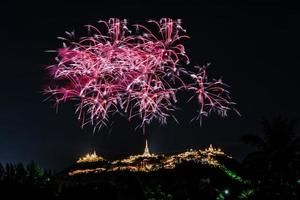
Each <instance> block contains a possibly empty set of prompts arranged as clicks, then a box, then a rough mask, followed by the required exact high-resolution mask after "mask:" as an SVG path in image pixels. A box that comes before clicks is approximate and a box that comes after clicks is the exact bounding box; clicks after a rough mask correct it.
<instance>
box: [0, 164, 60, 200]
mask: <svg viewBox="0 0 300 200" xmlns="http://www.w3.org/2000/svg"><path fill="white" fill-rule="evenodd" d="M54 177H55V171H52V170H45V169H43V168H42V167H40V166H39V165H38V164H37V163H35V162H33V161H31V162H30V163H28V164H26V165H24V164H22V163H19V164H12V163H7V164H5V165H3V164H1V163H0V192H1V195H3V196H9V197H11V198H15V197H23V198H25V197H26V198H27V197H31V198H34V197H36V198H43V199H47V198H49V199H52V198H53V197H54V196H55V194H56V191H57V183H56V180H55V178H54Z"/></svg>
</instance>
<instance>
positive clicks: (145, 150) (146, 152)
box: [143, 139, 151, 156]
mask: <svg viewBox="0 0 300 200" xmlns="http://www.w3.org/2000/svg"><path fill="white" fill-rule="evenodd" d="M143 156H151V154H150V152H149V148H148V141H147V139H146V145H145V149H144V153H143Z"/></svg>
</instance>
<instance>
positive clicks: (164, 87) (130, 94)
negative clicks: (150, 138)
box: [45, 18, 233, 128]
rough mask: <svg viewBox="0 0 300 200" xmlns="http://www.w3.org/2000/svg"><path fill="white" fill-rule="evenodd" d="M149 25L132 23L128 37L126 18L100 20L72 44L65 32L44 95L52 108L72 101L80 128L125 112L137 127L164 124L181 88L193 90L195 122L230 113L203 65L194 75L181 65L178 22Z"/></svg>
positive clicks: (217, 83) (224, 95)
mask: <svg viewBox="0 0 300 200" xmlns="http://www.w3.org/2000/svg"><path fill="white" fill-rule="evenodd" d="M148 23H149V25H150V27H152V28H151V29H150V28H147V27H146V26H143V25H141V24H135V25H133V27H134V29H135V32H134V34H133V33H132V31H131V30H130V29H129V27H128V26H127V21H126V20H122V21H121V20H119V19H116V18H111V19H109V20H108V21H99V24H100V28H96V27H94V26H91V25H88V26H87V29H88V31H89V36H87V37H82V38H80V39H79V41H77V42H75V40H74V33H69V32H66V33H67V35H68V39H66V38H60V39H62V40H64V46H63V48H61V49H59V50H58V51H57V53H58V56H57V57H56V63H55V64H54V65H51V66H49V71H50V72H51V77H53V84H52V85H50V86H49V87H48V88H47V89H45V93H47V94H50V95H51V97H52V98H53V99H54V100H55V105H56V106H57V105H58V104H60V103H61V102H65V101H69V100H75V101H76V102H78V106H77V109H76V112H77V113H78V116H79V119H80V120H81V121H82V125H85V124H87V123H91V124H92V125H94V126H95V127H99V128H101V127H102V126H103V125H106V124H107V122H108V121H109V117H110V116H111V115H113V114H115V113H122V114H124V113H125V114H126V115H127V116H128V119H129V120H130V119H132V118H140V120H141V123H140V125H141V127H144V125H145V124H148V123H150V122H151V121H152V120H154V119H156V120H158V121H159V122H160V123H162V124H165V123H166V121H167V118H168V117H174V116H173V115H172V111H173V110H175V109H176V107H175V103H176V92H177V91H178V90H181V89H184V90H192V91H193V92H194V94H195V96H196V97H197V99H198V102H199V107H200V109H199V117H198V118H200V120H201V116H202V115H204V116H207V115H208V114H209V113H211V112H212V111H215V112H216V113H217V114H219V115H221V116H226V114H227V111H228V110H232V109H233V107H232V104H233V102H231V101H230V98H229V93H228V91H227V90H225V89H224V87H226V85H225V84H223V83H222V81H221V80H213V81H210V82H209V81H208V79H207V75H206V68H205V67H202V68H200V69H199V72H197V73H194V72H191V71H190V70H186V69H185V68H183V67H181V66H183V65H186V64H189V57H188V56H187V55H186V52H185V47H184V45H183V44H182V43H181V41H182V39H185V38H186V39H188V38H189V37H188V36H187V35H186V31H185V30H184V29H183V28H182V26H181V21H180V20H176V21H175V20H172V19H168V18H162V19H161V20H159V21H154V20H150V21H148ZM153 27H156V28H153ZM152 30H154V31H152ZM183 76H185V77H189V79H190V81H188V82H187V81H184V80H183V78H182V77H183ZM184 79H186V78H184ZM174 119H175V118H174Z"/></svg>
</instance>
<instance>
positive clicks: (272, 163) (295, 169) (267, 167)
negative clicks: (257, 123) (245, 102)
mask: <svg viewBox="0 0 300 200" xmlns="http://www.w3.org/2000/svg"><path fill="white" fill-rule="evenodd" d="M295 125H296V121H295V120H289V119H287V118H285V117H282V116H277V117H275V118H273V119H272V120H271V121H268V120H264V121H263V122H262V130H263V136H262V137H261V136H259V135H256V134H246V135H244V136H242V138H241V141H242V142H243V143H246V144H248V145H251V146H253V147H255V148H256V151H254V152H252V153H250V154H248V155H247V156H246V157H245V159H244V161H243V164H244V166H245V168H246V169H248V171H249V172H250V175H251V176H252V178H254V180H255V181H256V183H257V184H256V186H258V188H257V191H258V194H259V195H262V194H263V195H264V196H268V197H270V196H272V198H273V199H282V198H287V197H288V199H296V198H297V197H296V195H297V194H296V192H295V191H296V189H297V188H296V187H299V186H297V178H299V171H300V137H299V136H297V135H296V134H295ZM298 195H299V194H298Z"/></svg>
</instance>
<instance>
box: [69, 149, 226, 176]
mask: <svg viewBox="0 0 300 200" xmlns="http://www.w3.org/2000/svg"><path fill="white" fill-rule="evenodd" d="M209 149H210V150H209ZM220 155H222V156H225V157H227V158H231V157H229V156H227V155H226V154H225V153H224V152H222V151H221V149H217V150H216V149H215V148H213V147H212V146H211V148H207V149H205V150H204V151H202V150H189V151H186V152H182V153H179V154H174V155H170V156H168V155H157V154H150V155H148V154H146V155H145V154H141V155H134V156H129V157H128V158H124V159H121V160H115V161H113V162H110V161H108V160H105V161H106V162H107V163H109V164H108V165H106V167H102V168H101V167H100V168H94V169H79V170H74V171H72V172H70V173H69V175H70V176H73V175H77V174H86V173H102V172H112V171H133V172H152V171H157V170H160V169H167V170H170V169H174V168H175V167H176V166H177V165H180V164H181V163H183V162H193V163H199V164H204V165H209V166H211V167H218V168H221V169H224V168H222V165H220V163H219V162H218V161H217V160H216V159H215V156H220ZM91 157H96V156H91V155H90V156H86V159H82V158H81V159H79V160H86V161H85V162H97V161H98V160H97V159H90V158H91ZM101 159H103V158H101ZM77 162H78V161H77ZM78 163H79V162H78Z"/></svg>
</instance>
